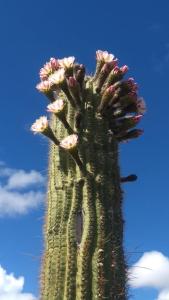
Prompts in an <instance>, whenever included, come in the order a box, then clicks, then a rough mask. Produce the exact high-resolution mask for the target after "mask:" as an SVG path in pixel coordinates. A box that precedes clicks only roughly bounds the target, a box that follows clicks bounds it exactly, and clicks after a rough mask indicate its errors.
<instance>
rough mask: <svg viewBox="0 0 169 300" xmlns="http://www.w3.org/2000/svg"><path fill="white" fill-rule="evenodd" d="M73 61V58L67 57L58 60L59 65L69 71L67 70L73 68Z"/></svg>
mask: <svg viewBox="0 0 169 300" xmlns="http://www.w3.org/2000/svg"><path fill="white" fill-rule="evenodd" d="M74 61H75V57H74V56H69V57H65V58H63V59H58V62H59V65H60V66H61V67H62V68H65V69H69V68H71V67H73V64H74Z"/></svg>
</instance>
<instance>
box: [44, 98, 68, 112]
mask: <svg viewBox="0 0 169 300" xmlns="http://www.w3.org/2000/svg"><path fill="white" fill-rule="evenodd" d="M65 105H66V103H65V101H64V100H63V99H57V100H56V101H54V102H52V103H51V104H49V105H48V106H47V111H49V112H53V113H55V114H57V113H59V112H61V111H63V109H64V108H65Z"/></svg>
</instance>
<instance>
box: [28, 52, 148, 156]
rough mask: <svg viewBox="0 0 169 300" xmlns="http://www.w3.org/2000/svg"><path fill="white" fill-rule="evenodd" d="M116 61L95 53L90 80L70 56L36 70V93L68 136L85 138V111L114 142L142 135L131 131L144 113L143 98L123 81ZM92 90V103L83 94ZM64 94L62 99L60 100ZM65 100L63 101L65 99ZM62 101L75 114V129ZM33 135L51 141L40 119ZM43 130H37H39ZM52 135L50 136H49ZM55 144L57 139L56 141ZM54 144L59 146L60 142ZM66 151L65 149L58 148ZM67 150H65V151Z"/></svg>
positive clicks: (131, 84) (123, 71) (133, 85)
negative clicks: (45, 100)
mask: <svg viewBox="0 0 169 300" xmlns="http://www.w3.org/2000/svg"><path fill="white" fill-rule="evenodd" d="M117 64H118V60H117V59H116V58H115V57H114V55H113V54H109V53H108V52H107V51H101V50H98V51H96V71H95V74H94V75H93V76H88V75H85V67H84V65H82V64H78V63H76V62H75V58H74V57H73V56H71V57H67V58H63V59H55V58H51V59H50V61H49V62H47V63H46V64H45V65H44V67H43V68H41V70H40V78H41V82H40V83H39V84H37V86H36V87H37V89H38V90H39V91H40V92H42V93H43V94H45V95H46V96H47V97H48V99H49V100H50V102H51V104H49V105H48V111H49V112H53V113H54V114H55V115H56V117H57V118H58V119H60V121H61V122H62V123H63V125H64V126H65V127H66V129H67V131H68V133H69V134H76V135H77V136H78V135H79V134H80V135H81V136H84V138H87V132H86V131H87V124H86V126H85V122H84V120H85V112H86V110H89V109H93V108H94V110H95V112H94V113H95V118H96V119H98V118H102V119H104V120H105V121H106V123H107V130H108V132H107V134H109V136H111V137H112V138H115V139H116V140H117V141H119V142H122V141H128V140H130V139H133V138H136V137H138V136H140V135H141V134H142V133H143V131H142V130H140V129H134V127H135V126H136V125H137V124H138V122H139V120H140V119H141V117H142V115H143V114H144V113H145V111H146V107H145V102H144V100H143V98H140V97H138V93H137V91H138V86H137V84H136V83H135V81H134V79H133V78H128V79H124V76H125V74H126V72H127V71H128V67H127V66H126V65H125V66H122V67H118V66H117ZM91 90H92V93H93V95H92V99H87V98H88V97H87V94H88V92H89V91H91ZM63 94H64V97H63ZM65 96H66V97H65ZM65 99H66V102H69V103H70V105H71V106H72V107H73V109H74V110H75V128H71V126H70V124H69V123H68V121H67V118H66V110H65V106H66V103H65ZM36 124H38V127H37V126H36V125H35V124H33V125H32V130H33V131H34V132H36V129H37V132H41V133H43V134H45V135H47V136H48V137H49V138H52V140H53V141H54V137H52V129H51V128H50V126H49V125H48V127H47V128H44V126H43V125H42V118H40V119H39V121H38V123H37V121H36ZM40 126H41V128H44V129H45V130H44V131H43V130H39V127H40ZM53 135H54V134H53ZM56 140H57V137H56ZM56 144H58V146H61V145H62V144H63V143H62V141H59V142H58V140H57V142H56ZM62 148H64V149H66V148H65V147H62ZM67 150H68V149H67Z"/></svg>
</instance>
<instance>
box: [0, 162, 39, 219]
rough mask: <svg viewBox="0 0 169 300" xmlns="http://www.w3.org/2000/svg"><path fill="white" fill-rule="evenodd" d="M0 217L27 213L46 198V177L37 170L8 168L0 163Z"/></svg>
mask: <svg viewBox="0 0 169 300" xmlns="http://www.w3.org/2000/svg"><path fill="white" fill-rule="evenodd" d="M0 178H1V182H0V217H2V216H5V215H8V216H13V215H17V214H26V213H27V212H28V211H29V210H31V209H33V208H36V207H37V206H38V205H39V204H40V203H41V202H42V200H43V199H44V193H43V191H42V187H43V185H44V181H45V179H44V177H43V176H42V175H41V174H40V173H39V172H37V171H36V170H31V171H25V170H16V169H12V168H8V167H7V166H6V165H5V164H4V163H2V162H1V163H0Z"/></svg>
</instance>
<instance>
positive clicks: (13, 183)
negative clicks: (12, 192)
mask: <svg viewBox="0 0 169 300" xmlns="http://www.w3.org/2000/svg"><path fill="white" fill-rule="evenodd" d="M43 182H44V178H43V176H42V175H41V174H40V173H39V172H37V171H35V170H31V171H30V172H25V171H24V170H18V171H16V172H15V173H13V174H11V176H10V177H9V179H8V184H7V188H8V189H16V188H17V189H19V188H27V187H28V186H30V185H34V184H41V183H43Z"/></svg>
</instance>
